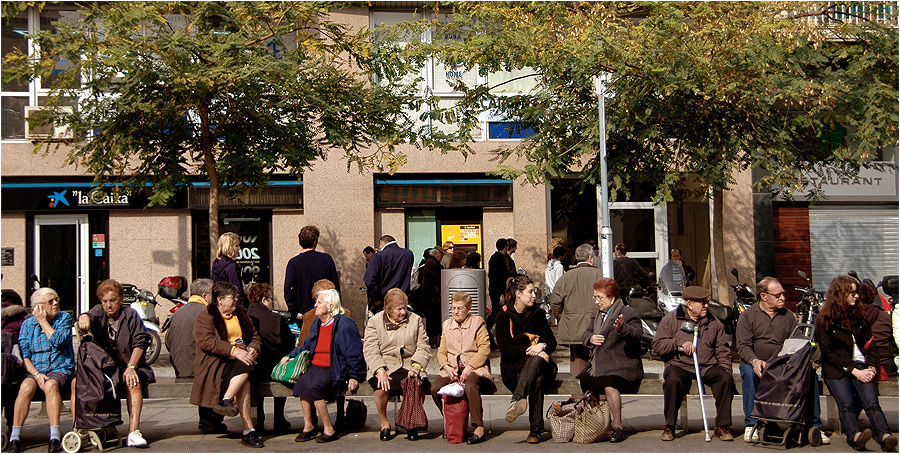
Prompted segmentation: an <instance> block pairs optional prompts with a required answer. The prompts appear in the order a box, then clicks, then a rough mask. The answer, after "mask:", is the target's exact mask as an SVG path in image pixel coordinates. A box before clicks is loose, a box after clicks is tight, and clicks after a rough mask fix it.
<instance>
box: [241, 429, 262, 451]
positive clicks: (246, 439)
mask: <svg viewBox="0 0 900 454" xmlns="http://www.w3.org/2000/svg"><path fill="white" fill-rule="evenodd" d="M241 444H242V445H244V446H247V447H250V448H265V447H266V445H264V444H263V442H262V440H260V439H259V437H257V436H256V431H255V430H251V431H250V432H248V433H247V435H244V436H243V437H241Z"/></svg>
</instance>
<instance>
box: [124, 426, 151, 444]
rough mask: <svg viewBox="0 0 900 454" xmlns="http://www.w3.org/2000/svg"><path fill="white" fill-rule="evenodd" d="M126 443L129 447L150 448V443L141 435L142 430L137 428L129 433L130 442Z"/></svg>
mask: <svg viewBox="0 0 900 454" xmlns="http://www.w3.org/2000/svg"><path fill="white" fill-rule="evenodd" d="M126 445H127V446H128V447H129V448H149V447H150V445H148V444H147V440H144V436H143V435H141V431H140V430H135V431H134V432H131V433H129V434H128V442H127V443H126Z"/></svg>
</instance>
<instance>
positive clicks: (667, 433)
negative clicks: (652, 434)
mask: <svg viewBox="0 0 900 454" xmlns="http://www.w3.org/2000/svg"><path fill="white" fill-rule="evenodd" d="M660 439H662V441H672V440H674V439H675V431H673V430H672V428H671V427H669V426H666V427H664V428H663V433H662V436H661V437H660Z"/></svg>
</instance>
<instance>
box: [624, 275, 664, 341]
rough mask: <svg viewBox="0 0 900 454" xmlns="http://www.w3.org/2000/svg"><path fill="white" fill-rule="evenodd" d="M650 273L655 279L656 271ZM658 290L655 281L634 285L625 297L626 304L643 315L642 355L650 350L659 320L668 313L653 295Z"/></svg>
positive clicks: (651, 277) (653, 279) (652, 278)
mask: <svg viewBox="0 0 900 454" xmlns="http://www.w3.org/2000/svg"><path fill="white" fill-rule="evenodd" d="M649 274H650V279H651V281H655V280H656V276H655V273H653V272H650V273H649ZM656 292H657V288H656V283H655V282H654V283H652V284H650V285H648V286H647V287H646V288H643V287H641V286H639V285H634V286H632V287H631V289H630V290H629V291H628V295H627V297H626V298H624V301H625V304H627V305H628V306H631V308H633V309H634V310H636V311H637V312H638V315H639V316H640V317H641V331H642V336H641V355H644V354H646V353H647V352H649V351H650V348H651V347H650V345H651V344H652V343H653V338H654V337H655V336H656V329H657V328H658V327H659V322H660V320H662V318H663V317H664V316H665V315H666V312H665V311H664V310H663V309H661V308H660V305H659V304H658V303H657V302H656V301H653V299H652V296H654V295H656Z"/></svg>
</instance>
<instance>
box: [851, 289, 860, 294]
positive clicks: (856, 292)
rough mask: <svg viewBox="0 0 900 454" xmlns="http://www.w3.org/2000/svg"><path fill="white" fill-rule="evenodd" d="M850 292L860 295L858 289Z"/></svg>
mask: <svg viewBox="0 0 900 454" xmlns="http://www.w3.org/2000/svg"><path fill="white" fill-rule="evenodd" d="M850 294H851V295H859V292H858V291H856V290H854V291H852V292H850Z"/></svg>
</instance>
